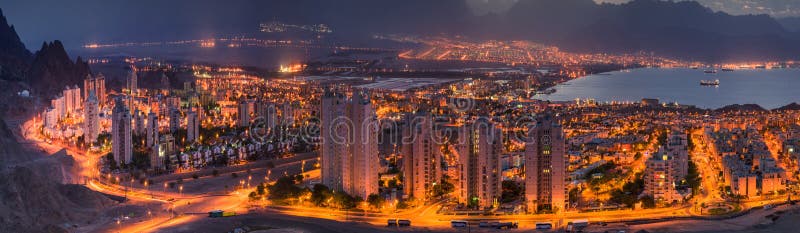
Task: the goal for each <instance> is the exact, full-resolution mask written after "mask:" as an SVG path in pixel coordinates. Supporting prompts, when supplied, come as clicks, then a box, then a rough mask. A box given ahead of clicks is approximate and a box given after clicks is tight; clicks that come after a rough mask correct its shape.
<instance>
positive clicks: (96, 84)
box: [83, 74, 106, 105]
mask: <svg viewBox="0 0 800 233" xmlns="http://www.w3.org/2000/svg"><path fill="white" fill-rule="evenodd" d="M89 91H94V94H95V95H96V96H97V101H98V102H99V104H100V105H103V104H105V102H106V77H105V76H103V74H97V76H95V77H92V75H91V74H87V75H86V79H84V80H83V98H84V99H88V98H89Z"/></svg>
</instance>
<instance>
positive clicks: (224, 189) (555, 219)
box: [22, 122, 763, 232]
mask: <svg viewBox="0 0 800 233" xmlns="http://www.w3.org/2000/svg"><path fill="white" fill-rule="evenodd" d="M30 124H31V123H30V122H25V123H23V127H22V128H28V127H32V125H30ZM27 131H30V130H27ZM22 136H23V137H24V138H25V140H27V141H28V142H29V144H30V145H31V146H36V147H37V148H39V149H41V150H45V151H47V152H50V153H52V152H55V151H58V150H61V149H66V150H67V153H68V154H69V155H71V156H73V157H74V158H75V160H76V162H77V163H78V164H79V172H78V173H77V174H74V175H75V176H78V177H97V174H99V173H98V171H97V169H96V167H97V166H96V164H97V161H98V160H99V156H98V155H97V154H92V153H83V152H82V151H80V150H78V149H76V148H63V147H61V146H59V145H56V144H50V143H46V142H44V141H42V140H38V139H36V138H35V136H33V135H32V134H29V133H24V134H23V135H22ZM699 153H701V154H698V155H700V156H698V157H697V158H698V159H699V161H700V162H701V163H703V162H705V163H708V164H704V165H705V166H703V165H700V166H698V167H700V168H701V172H702V173H703V178H704V179H703V180H704V182H703V186H705V187H719V184H718V182H719V181H718V180H717V179H716V175H715V174H716V173H714V167H713V166H711V164H713V163H711V162H709V161H708V156H707V154H705V155H704V154H702V153H703V152H699ZM315 160H316V158H303V159H301V160H296V161H290V162H280V163H278V162H276V163H275V164H276V165H275V167H274V168H271V169H267V168H256V169H251V173H250V174H240V175H239V176H232V175H229V174H221V175H220V176H203V177H199V178H198V179H189V180H183V183H181V184H178V185H177V186H175V187H172V188H168V187H167V186H163V188H161V186H158V187H154V186H155V185H151V186H143V185H141V184H137V183H136V182H130V183H129V182H121V185H120V184H111V183H107V182H102V181H101V180H108V177H105V178H99V179H87V182H86V183H85V185H86V186H87V187H88V188H90V189H92V190H95V191H98V192H102V193H106V194H110V195H116V196H123V197H127V198H128V199H129V200H130V201H131V202H134V203H142V204H143V205H159V206H160V210H154V211H148V213H147V216H146V217H144V218H140V219H139V221H138V222H134V221H128V222H126V221H119V222H117V224H114V225H109V226H106V228H105V231H111V232H155V231H158V230H159V229H164V228H174V227H176V226H183V225H191V224H195V223H197V222H199V221H205V219H207V217H206V216H205V214H203V213H206V212H208V211H210V210H215V209H222V210H227V211H236V212H237V213H247V212H249V211H250V210H252V208H251V207H250V206H249V204H250V203H249V202H248V197H247V194H248V193H250V192H251V191H253V190H254V186H255V184H257V183H260V182H270V181H274V180H276V178H278V177H279V176H282V175H284V174H288V175H294V174H299V173H301V172H302V171H308V170H309V169H311V168H309V167H308V166H309V165H312V166H313V163H314V162H313V161H315ZM306 173H308V174H311V173H309V172H306ZM312 173H313V172H312ZM318 174H319V172H318V171H316V174H315V176H318ZM707 177H711V178H707ZM309 178H315V177H311V176H309ZM163 183H167V181H164V182H163ZM126 184H127V185H126ZM237 184H239V185H237ZM159 189H160V190H159ZM701 193H702V196H701V199H700V202H702V203H711V202H714V201H716V200H720V199H721V198H720V197H719V195H718V192H717V191H716V189H705V190H704V191H703V192H701ZM443 203H444V202H443V201H439V202H435V203H432V204H429V205H424V206H420V207H417V208H413V209H410V210H404V211H399V212H397V213H391V214H386V213H363V212H359V211H339V210H332V209H327V208H317V207H303V206H269V207H267V208H266V209H265V210H266V211H271V212H273V213H280V214H283V215H287V216H302V217H314V218H321V219H330V220H335V221H338V222H353V221H355V222H364V223H369V224H372V225H375V226H385V225H386V220H387V219H390V218H395V219H409V220H411V221H412V222H413V224H414V225H415V226H425V227H426V228H429V229H449V222H450V221H451V220H468V221H472V222H478V221H515V222H519V223H520V227H522V228H532V227H533V225H534V224H533V223H535V222H541V221H549V222H552V223H554V224H555V225H556V226H563V225H564V224H566V222H568V221H570V220H574V219H588V220H590V221H592V222H619V221H633V220H643V219H647V220H653V219H656V220H657V219H672V218H675V217H689V216H696V215H697V214H698V213H695V212H693V209H694V208H692V207H691V206H690V205H684V206H679V207H674V208H660V209H645V210H615V211H603V212H590V213H579V212H565V213H561V214H542V215H500V216H464V215H459V216H456V215H441V214H438V213H437V210H438V209H439V208H440V207H441V206H442V204H443ZM752 204H756V203H752ZM762 204H763V203H762ZM673 221H675V220H673ZM679 221H680V220H679ZM667 222H672V221H667Z"/></svg>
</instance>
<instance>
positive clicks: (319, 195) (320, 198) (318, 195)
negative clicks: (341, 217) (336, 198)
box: [311, 184, 333, 206]
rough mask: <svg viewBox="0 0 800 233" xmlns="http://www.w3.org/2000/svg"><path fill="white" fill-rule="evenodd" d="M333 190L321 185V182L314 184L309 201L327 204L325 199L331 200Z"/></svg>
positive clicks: (319, 204)
mask: <svg viewBox="0 0 800 233" xmlns="http://www.w3.org/2000/svg"><path fill="white" fill-rule="evenodd" d="M332 198H333V192H331V190H330V189H329V188H328V187H327V186H325V185H323V184H315V185H314V188H313V189H312V191H311V202H312V203H314V205H317V206H327V201H328V200H332Z"/></svg>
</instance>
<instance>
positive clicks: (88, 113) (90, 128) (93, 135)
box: [83, 90, 100, 143]
mask: <svg viewBox="0 0 800 233" xmlns="http://www.w3.org/2000/svg"><path fill="white" fill-rule="evenodd" d="M84 104H85V106H84V107H83V114H84V116H83V123H84V126H83V132H84V136H83V139H84V141H86V142H87V143H93V142H94V141H95V140H97V136H98V135H100V105H99V103H98V101H97V96H96V95H95V94H94V90H89V96H88V98H86V102H85V103H84Z"/></svg>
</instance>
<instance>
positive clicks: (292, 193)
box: [267, 176, 302, 200]
mask: <svg viewBox="0 0 800 233" xmlns="http://www.w3.org/2000/svg"><path fill="white" fill-rule="evenodd" d="M267 189H268V190H269V198H270V199H278V200H283V199H288V198H295V197H298V196H299V195H300V192H301V191H302V189H300V187H297V186H296V185H295V183H294V178H293V177H290V176H284V177H281V178H279V179H278V180H277V181H275V184H273V185H271V186H269V187H267Z"/></svg>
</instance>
